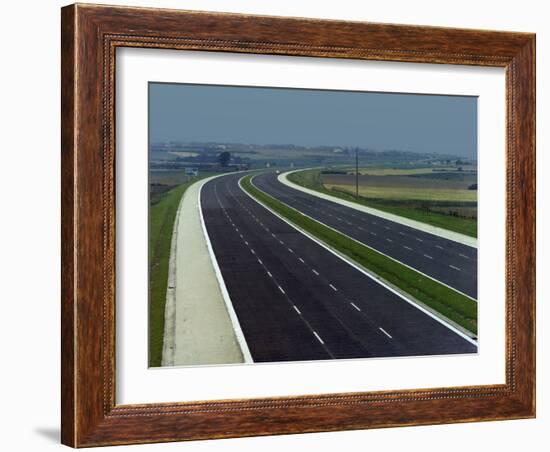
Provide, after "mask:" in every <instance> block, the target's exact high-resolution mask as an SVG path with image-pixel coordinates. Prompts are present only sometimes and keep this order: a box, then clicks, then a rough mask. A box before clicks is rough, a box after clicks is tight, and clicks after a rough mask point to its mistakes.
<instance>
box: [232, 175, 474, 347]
mask: <svg viewBox="0 0 550 452" xmlns="http://www.w3.org/2000/svg"><path fill="white" fill-rule="evenodd" d="M244 177H246V176H243V177H241V178H240V179H239V187H240V189H241V190H242V191H243V192H244V193H246V195H247V196H249V197H250V198H251V199H253V200H254V201H255V202H257V203H258V204H260V205H261V206H262V207H263V208H264V209H266V210H268V211H269V212H271V213H272V214H273V215H275V216H276V217H278V218H279V219H281V220H282V221H284V222H285V223H287V224H288V225H289V226H291V227H293V228H294V229H296V230H297V231H298V232H300V233H302V234H303V235H305V236H306V237H307V238H309V239H310V240H313V241H314V242H315V243H317V244H318V245H320V246H322V247H323V248H325V249H326V250H327V251H329V252H331V253H332V254H334V255H335V256H336V257H338V258H340V259H342V260H343V261H344V262H346V263H347V264H348V265H351V266H352V267H353V268H355V269H356V270H358V271H359V272H361V273H363V274H364V275H365V276H367V277H369V278H370V279H372V280H373V281H375V282H377V283H378V284H380V285H381V286H382V287H384V288H385V289H387V290H389V291H390V292H392V293H393V294H395V295H397V296H398V297H399V298H401V299H402V300H404V301H406V302H407V303H409V304H410V305H411V306H414V307H415V308H416V309H418V310H419V311H422V312H423V313H424V314H426V315H427V316H429V317H431V318H432V319H434V320H435V321H436V322H439V323H440V324H441V325H443V326H445V327H447V328H448V329H449V330H451V331H452V332H453V333H455V334H457V335H458V336H460V337H461V338H463V339H464V340H466V341H468V342H469V343H470V344H472V345H475V346H476V347H477V345H478V344H477V341H476V340H475V339H472V338H471V337H470V336H468V335H467V334H464V333H463V332H462V331H460V330H459V329H458V328H455V327H454V326H453V325H451V324H449V323H447V322H446V321H445V320H443V319H442V318H440V317H438V316H437V315H435V314H434V313H432V312H431V311H429V310H428V309H426V308H425V307H423V306H420V305H419V304H417V303H415V302H414V301H412V300H409V299H408V298H407V297H405V296H404V295H403V294H402V293H400V292H398V291H397V290H395V289H394V288H392V287H390V286H388V285H387V284H386V283H384V282H383V281H380V280H379V279H378V278H376V277H374V276H373V275H371V274H370V273H368V272H367V271H365V270H363V269H362V268H361V267H359V266H358V265H357V264H356V263H355V262H353V261H351V260H349V259H347V258H345V257H344V256H343V255H341V254H339V253H337V252H336V251H334V250H333V249H331V248H329V247H328V246H327V245H325V244H324V243H323V242H321V241H320V240H319V239H318V238H317V237H315V236H313V235H311V234H310V233H309V232H306V231H304V230H302V229H300V228H298V227H297V226H295V225H294V224H292V223H291V222H290V221H288V220H287V219H286V218H284V217H282V216H281V215H279V214H278V213H277V212H274V211H273V210H272V209H271V208H270V207H267V206H266V205H265V204H264V203H262V202H261V201H259V200H257V199H256V198H254V196H252V195H251V194H249V193H248V192H247V191H246V190H245V189H244V188H243V187H242V185H241V181H242V180H243V178H244ZM251 183H252V180H251ZM252 185H253V186H254V187H255V188H256V189H257V190H260V189H259V188H257V187H256V186H255V185H254V184H253V183H252ZM260 191H262V190H260ZM262 193H264V192H263V191H262ZM266 194H267V193H266ZM268 196H270V195H268ZM279 202H280V201H279ZM285 205H286V204H285ZM304 216H305V215H304ZM315 221H317V220H315Z"/></svg>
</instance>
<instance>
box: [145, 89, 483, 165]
mask: <svg viewBox="0 0 550 452" xmlns="http://www.w3.org/2000/svg"><path fill="white" fill-rule="evenodd" d="M149 89H150V91H149V94H150V96H149V99H150V140H151V141H152V142H158V141H170V140H181V141H216V142H239V143H250V144H289V143H291V144H296V145H304V146H315V145H329V146H360V147H367V148H371V149H377V150H384V149H399V150H408V151H417V152H439V153H444V154H456V155H460V156H466V157H470V158H471V157H474V156H476V155H477V153H476V147H477V146H476V142H477V99H476V98H474V97H459V96H430V95H417V94H386V93H367V92H349V91H348V92H346V91H324V90H302V89H286V88H285V89H280V88H247V87H230V86H211V85H210V86H209V85H182V84H161V83H150V85H149Z"/></svg>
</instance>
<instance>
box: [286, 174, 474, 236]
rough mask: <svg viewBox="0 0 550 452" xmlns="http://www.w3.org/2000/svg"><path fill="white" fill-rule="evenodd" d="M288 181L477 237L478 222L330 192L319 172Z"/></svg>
mask: <svg viewBox="0 0 550 452" xmlns="http://www.w3.org/2000/svg"><path fill="white" fill-rule="evenodd" d="M287 177H288V180H290V181H291V182H294V183H295V184H298V185H301V186H302V187H305V188H309V189H310V190H315V191H318V192H319V193H324V194H326V195H330V196H334V197H336V198H340V199H344V200H346V201H350V202H354V203H357V204H360V205H363V206H366V207H372V208H374V209H378V210H381V211H383V212H387V213H392V214H394V215H399V216H401V217H405V218H409V219H411V220H415V221H419V222H421V223H426V224H429V225H432V226H437V227H439V228H443V229H448V230H449V231H454V232H458V233H460V234H464V235H468V236H470V237H477V221H476V220H473V219H470V218H460V217H453V216H450V215H444V214H439V213H435V212H425V211H423V210H421V209H418V208H415V207H408V206H407V205H406V204H398V203H395V202H384V201H383V200H381V199H372V198H365V197H362V196H360V197H359V198H356V197H355V195H353V194H351V193H346V192H345V191H341V190H329V189H327V188H325V186H324V185H323V184H321V181H320V179H319V170H318V169H313V170H304V171H297V172H295V173H291V174H289V175H288V176H287Z"/></svg>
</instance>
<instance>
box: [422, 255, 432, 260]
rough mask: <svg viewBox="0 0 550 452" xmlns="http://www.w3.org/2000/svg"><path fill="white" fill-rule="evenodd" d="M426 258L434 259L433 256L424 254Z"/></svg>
mask: <svg viewBox="0 0 550 452" xmlns="http://www.w3.org/2000/svg"><path fill="white" fill-rule="evenodd" d="M424 257H426V258H428V259H433V257H432V256H428V255H427V254H424Z"/></svg>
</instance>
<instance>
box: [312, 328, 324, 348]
mask: <svg viewBox="0 0 550 452" xmlns="http://www.w3.org/2000/svg"><path fill="white" fill-rule="evenodd" d="M313 334H314V335H315V337H316V338H317V340H318V341H319V342H320V343H321V344H323V345H325V342H324V341H323V339H321V336H319V335H318V334H317V331H314V332H313Z"/></svg>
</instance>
